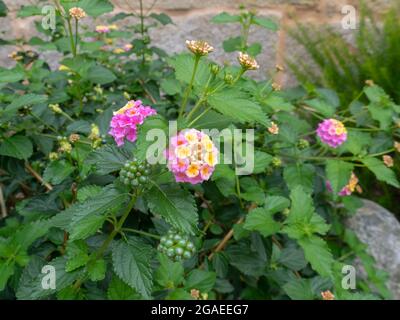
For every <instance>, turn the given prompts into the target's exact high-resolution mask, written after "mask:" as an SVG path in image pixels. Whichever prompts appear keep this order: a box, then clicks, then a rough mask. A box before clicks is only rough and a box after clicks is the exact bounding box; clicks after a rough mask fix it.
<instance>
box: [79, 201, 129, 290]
mask: <svg viewBox="0 0 400 320" xmlns="http://www.w3.org/2000/svg"><path fill="white" fill-rule="evenodd" d="M136 199H137V195H133V196H132V198H131V200H130V201H129V203H128V205H127V207H126V209H125V212H124V214H123V215H122V217H121V218H120V219H119V221H118V223H117V225H116V226H115V228H114V230H113V231H112V232H111V233H110V234H109V236H108V237H107V239H106V240H105V241H104V242H103V244H102V245H101V247H100V248H99V249H98V250H97V251H96V252H93V253H92V255H91V256H90V258H89V262H88V264H93V263H95V262H96V261H97V260H98V259H100V258H101V257H102V256H103V254H104V252H105V251H106V250H107V248H108V246H109V245H110V243H111V242H112V241H113V240H114V238H115V236H116V235H117V234H118V233H119V232H120V231H121V229H122V226H123V224H124V222H125V220H126V219H127V218H128V216H129V213H130V212H131V210H132V208H133V206H134V205H135V203H136ZM83 281H85V277H82V278H80V279H78V280H77V281H76V282H75V284H74V289H75V290H77V289H78V288H79V287H80V286H81V285H82V283H83Z"/></svg>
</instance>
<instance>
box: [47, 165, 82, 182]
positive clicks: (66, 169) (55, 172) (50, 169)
mask: <svg viewBox="0 0 400 320" xmlns="http://www.w3.org/2000/svg"><path fill="white" fill-rule="evenodd" d="M74 170H75V168H74V166H73V165H72V164H70V163H69V162H67V161H66V160H56V161H52V162H50V164H49V165H48V166H47V167H46V169H45V170H44V172H43V179H44V180H45V181H46V182H49V183H50V184H53V185H57V184H60V183H61V182H63V181H64V180H65V179H66V178H68V177H69V176H70V174H71V173H72V172H74Z"/></svg>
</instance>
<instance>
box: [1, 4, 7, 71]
mask: <svg viewBox="0 0 400 320" xmlns="http://www.w3.org/2000/svg"><path fill="white" fill-rule="evenodd" d="M7 11H8V9H7V6H6V5H5V4H4V1H2V0H0V17H5V16H7ZM0 78H1V77H0Z"/></svg>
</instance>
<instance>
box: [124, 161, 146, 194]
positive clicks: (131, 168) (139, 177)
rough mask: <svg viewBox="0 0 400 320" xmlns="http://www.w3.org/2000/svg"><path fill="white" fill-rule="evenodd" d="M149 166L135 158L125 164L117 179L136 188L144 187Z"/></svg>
mask: <svg viewBox="0 0 400 320" xmlns="http://www.w3.org/2000/svg"><path fill="white" fill-rule="evenodd" d="M150 174H151V165H150V164H149V163H147V162H146V161H143V162H142V161H139V160H137V159H136V158H135V159H133V160H129V161H127V162H126V163H125V165H124V167H123V168H122V169H121V171H120V172H119V177H120V179H121V181H122V183H123V184H125V185H126V186H129V187H133V188H136V187H138V186H144V185H145V184H146V183H147V182H148V181H149V175H150Z"/></svg>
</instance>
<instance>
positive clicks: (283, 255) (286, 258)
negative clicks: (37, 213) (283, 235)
mask: <svg viewBox="0 0 400 320" xmlns="http://www.w3.org/2000/svg"><path fill="white" fill-rule="evenodd" d="M278 262H279V263H280V264H282V265H284V266H285V267H287V268H289V269H291V270H294V271H299V270H301V269H303V268H304V267H305V266H306V265H307V261H306V260H305V258H304V253H303V251H302V250H301V249H299V248H294V247H287V248H283V249H282V251H281V252H280V255H279V258H278Z"/></svg>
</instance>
